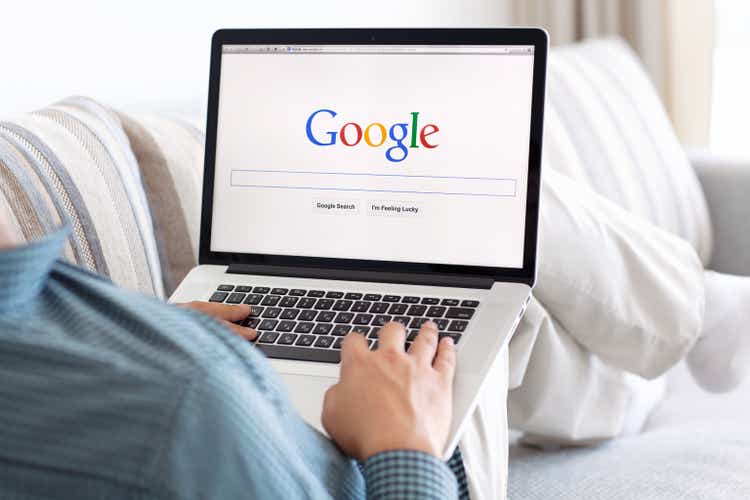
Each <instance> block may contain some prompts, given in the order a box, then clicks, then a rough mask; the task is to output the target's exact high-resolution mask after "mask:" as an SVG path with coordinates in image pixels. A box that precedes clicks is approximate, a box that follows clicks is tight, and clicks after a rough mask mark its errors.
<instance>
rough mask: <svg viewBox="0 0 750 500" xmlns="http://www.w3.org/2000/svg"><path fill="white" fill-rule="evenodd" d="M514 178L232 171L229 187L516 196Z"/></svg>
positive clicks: (294, 171)
mask: <svg viewBox="0 0 750 500" xmlns="http://www.w3.org/2000/svg"><path fill="white" fill-rule="evenodd" d="M516 183H517V182H516V179H504V178H494V177H451V176H431V175H400V174H364V173H340V172H306V171H297V170H232V172H231V177H230V184H231V185H232V186H233V187H249V188H263V189H294V190H310V191H349V192H352V191H354V192H365V193H396V194H429V195H446V196H489V197H514V196H516Z"/></svg>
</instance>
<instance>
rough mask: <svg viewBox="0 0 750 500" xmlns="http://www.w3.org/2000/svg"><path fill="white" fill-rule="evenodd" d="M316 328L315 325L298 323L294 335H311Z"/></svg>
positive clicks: (304, 322) (305, 322)
mask: <svg viewBox="0 0 750 500" xmlns="http://www.w3.org/2000/svg"><path fill="white" fill-rule="evenodd" d="M314 327H315V323H311V322H309V321H303V322H302V323H297V327H296V328H295V329H294V333H310V332H311V331H312V329H313V328H314Z"/></svg>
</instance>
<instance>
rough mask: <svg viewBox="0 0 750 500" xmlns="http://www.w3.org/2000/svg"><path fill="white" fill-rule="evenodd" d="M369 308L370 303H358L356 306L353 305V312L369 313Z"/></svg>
mask: <svg viewBox="0 0 750 500" xmlns="http://www.w3.org/2000/svg"><path fill="white" fill-rule="evenodd" d="M369 308H370V303H369V302H363V301H358V302H355V303H354V305H352V312H355V313H363V312H367V310H368V309H369Z"/></svg>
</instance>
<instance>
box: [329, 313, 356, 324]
mask: <svg viewBox="0 0 750 500" xmlns="http://www.w3.org/2000/svg"><path fill="white" fill-rule="evenodd" d="M353 319H354V313H347V312H341V313H338V314H337V315H336V319H335V320H333V322H334V323H351V322H352V320H353Z"/></svg>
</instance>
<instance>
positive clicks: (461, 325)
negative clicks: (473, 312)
mask: <svg viewBox="0 0 750 500" xmlns="http://www.w3.org/2000/svg"><path fill="white" fill-rule="evenodd" d="M468 324H469V322H468V321H461V320H458V319H456V320H453V321H451V324H450V326H449V327H448V331H450V332H463V331H464V330H466V327H467V326H468Z"/></svg>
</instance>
